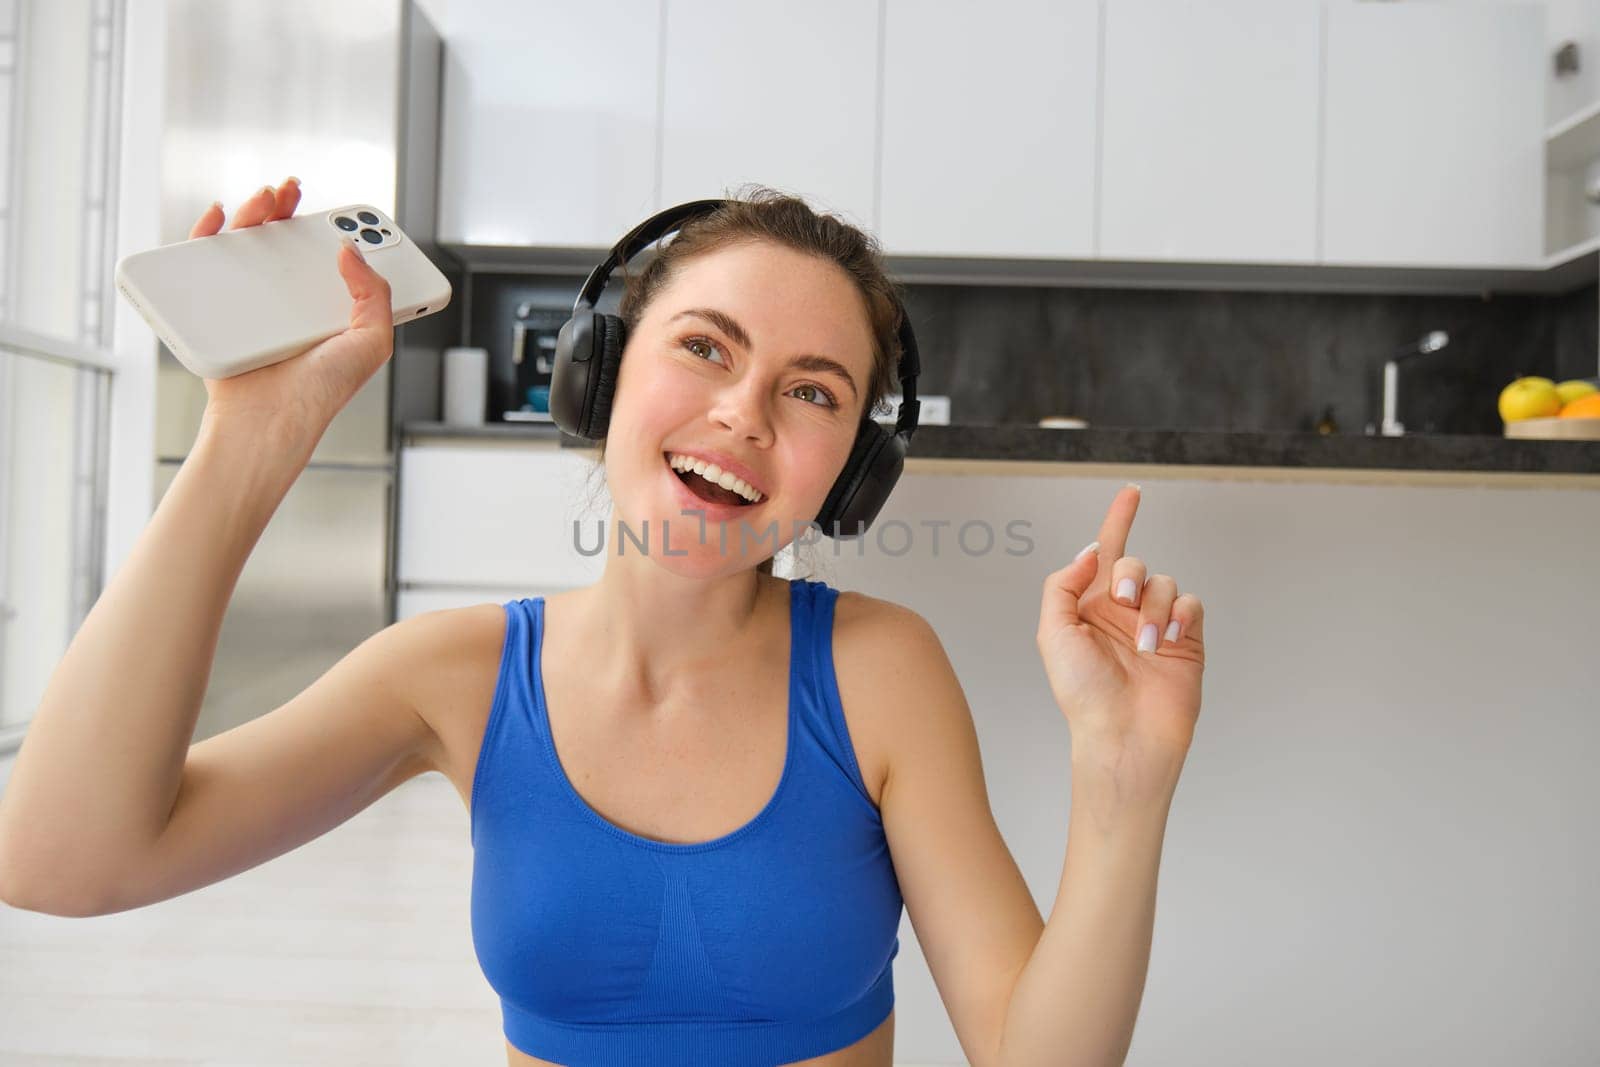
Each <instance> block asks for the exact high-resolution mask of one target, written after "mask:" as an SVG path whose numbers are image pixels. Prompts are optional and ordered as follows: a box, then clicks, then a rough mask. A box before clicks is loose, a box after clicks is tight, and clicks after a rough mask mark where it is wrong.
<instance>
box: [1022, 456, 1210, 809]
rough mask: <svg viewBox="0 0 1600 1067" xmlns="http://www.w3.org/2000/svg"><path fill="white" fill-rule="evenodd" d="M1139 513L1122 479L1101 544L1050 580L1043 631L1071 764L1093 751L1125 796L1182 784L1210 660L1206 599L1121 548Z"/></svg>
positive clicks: (1132, 490) (1042, 647)
mask: <svg viewBox="0 0 1600 1067" xmlns="http://www.w3.org/2000/svg"><path fill="white" fill-rule="evenodd" d="M1138 510H1139V490H1138V488H1136V487H1135V486H1133V485H1127V486H1124V487H1123V488H1122V490H1121V491H1120V492H1118V493H1117V496H1116V499H1114V500H1113V501H1112V502H1111V509H1110V510H1109V511H1108V512H1107V513H1106V518H1105V522H1104V523H1103V524H1102V525H1101V527H1100V540H1099V542H1098V545H1099V549H1098V551H1089V552H1087V553H1085V554H1084V555H1081V556H1080V557H1079V558H1078V559H1076V560H1074V561H1073V562H1071V563H1068V564H1067V565H1066V566H1065V567H1063V568H1061V569H1060V570H1058V571H1055V572H1054V573H1052V574H1050V575H1049V576H1047V577H1046V578H1045V582H1044V600H1043V603H1042V605H1041V606H1040V609H1039V631H1038V635H1037V637H1038V645H1039V655H1040V657H1041V658H1042V659H1043V660H1044V668H1045V674H1046V675H1047V676H1048V677H1049V679H1050V691H1051V693H1052V694H1053V695H1054V696H1055V699H1056V704H1057V705H1058V706H1059V707H1060V708H1061V711H1062V713H1063V714H1065V715H1066V717H1067V726H1068V728H1069V729H1070V730H1071V731H1072V746H1073V759H1074V763H1075V764H1076V763H1078V762H1079V757H1080V755H1089V756H1090V757H1091V758H1092V761H1093V765H1094V766H1095V767H1097V768H1103V769H1104V770H1105V773H1109V774H1112V775H1114V776H1115V777H1116V779H1117V784H1118V786H1119V788H1122V789H1124V790H1125V791H1126V792H1128V793H1132V792H1136V791H1151V790H1155V791H1159V790H1160V789H1161V788H1163V787H1165V788H1168V789H1170V788H1172V787H1175V786H1176V784H1177V776H1178V774H1179V773H1180V772H1181V770H1182V767H1183V761H1184V758H1185V757H1186V756H1187V754H1188V751H1189V744H1190V742H1191V741H1192V740H1193V738H1194V727H1195V722H1196V720H1198V719H1199V717H1200V675H1201V673H1202V672H1203V671H1204V670H1205V665H1206V651H1205V637H1204V633H1203V629H1202V620H1203V615H1204V610H1203V608H1202V606H1201V603H1200V599H1199V598H1198V597H1196V596H1195V595H1194V594H1192V593H1184V594H1182V595H1180V594H1179V593H1178V583H1177V581H1176V580H1174V579H1173V578H1172V577H1171V576H1170V575H1166V574H1154V575H1150V576H1149V577H1148V580H1147V578H1146V573H1145V565H1144V561H1143V560H1140V559H1139V558H1138V557H1136V556H1124V555H1123V554H1122V552H1123V549H1124V548H1125V547H1126V546H1127V543H1128V532H1129V531H1130V530H1131V529H1132V527H1133V516H1134V514H1135V513H1136V512H1137V511H1138ZM1108 564H1109V566H1107V565H1108ZM1124 583H1130V584H1131V593H1132V602H1131V603H1130V602H1129V601H1128V600H1127V599H1124V597H1123V596H1121V595H1118V593H1119V587H1120V589H1121V592H1122V593H1123V594H1126V593H1128V592H1129V591H1130V588H1129V584H1124ZM1173 622H1176V624H1177V627H1178V632H1177V636H1176V640H1173V639H1172V635H1171V634H1170V633H1169V632H1168V627H1169V625H1170V624H1171V623H1173ZM1152 629H1153V637H1152ZM1141 634H1143V635H1144V642H1145V647H1148V646H1150V645H1151V643H1152V641H1153V642H1154V644H1153V648H1150V650H1149V651H1145V650H1143V648H1142V647H1141V645H1140V635H1141ZM1097 773H1098V772H1097Z"/></svg>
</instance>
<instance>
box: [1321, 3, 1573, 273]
mask: <svg viewBox="0 0 1600 1067" xmlns="http://www.w3.org/2000/svg"><path fill="white" fill-rule="evenodd" d="M1326 32H1327V84H1326V88H1325V98H1324V108H1325V110H1326V119H1325V122H1326V143H1325V147H1324V164H1323V209H1322V210H1323V214H1322V234H1323V238H1322V240H1323V258H1324V260H1325V261H1327V262H1329V263H1362V264H1418V265H1442V266H1451V267H1465V266H1516V265H1521V264H1531V263H1536V262H1539V261H1540V260H1541V259H1542V253H1543V247H1542V246H1543V240H1544V95H1545V81H1544V67H1545V62H1546V60H1545V47H1544V12H1543V9H1542V8H1540V7H1538V6H1535V5H1523V4H1496V5H1487V4H1484V5H1478V4H1450V5H1442V4H1439V5H1436V4H1420V3H1418V4H1374V3H1330V4H1329V5H1328V8H1327V30H1326Z"/></svg>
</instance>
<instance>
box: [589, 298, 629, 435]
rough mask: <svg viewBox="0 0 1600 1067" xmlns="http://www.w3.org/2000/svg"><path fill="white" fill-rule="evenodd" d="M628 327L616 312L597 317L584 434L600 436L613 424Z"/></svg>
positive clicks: (595, 318)
mask: <svg viewBox="0 0 1600 1067" xmlns="http://www.w3.org/2000/svg"><path fill="white" fill-rule="evenodd" d="M627 337H628V327H627V326H626V325H625V324H624V323H623V321H622V320H621V319H620V318H618V317H617V316H615V315H596V316H595V317H594V343H595V360H594V364H595V365H594V370H593V371H591V372H590V373H591V375H592V377H593V378H594V381H593V383H592V387H591V389H590V395H589V403H588V405H587V407H588V414H589V418H588V422H587V424H586V427H585V430H586V432H585V433H584V435H583V436H585V437H588V438H591V439H594V440H599V439H600V438H602V437H604V436H605V435H606V430H607V428H608V427H609V426H610V425H611V401H612V399H613V398H615V396H616V393H617V374H618V372H619V371H620V370H621V369H622V349H623V347H624V346H625V345H626V343H627Z"/></svg>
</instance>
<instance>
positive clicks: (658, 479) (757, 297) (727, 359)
mask: <svg viewBox="0 0 1600 1067" xmlns="http://www.w3.org/2000/svg"><path fill="white" fill-rule="evenodd" d="M871 370H872V332H871V327H870V325H869V323H868V319H867V311H866V304H865V302H864V300H863V299H862V297H861V295H860V293H859V291H858V290H857V289H856V286H855V283H854V282H853V281H852V280H851V278H850V276H849V275H848V274H846V273H845V272H844V271H843V270H842V269H841V268H839V267H838V266H836V265H834V264H833V263H830V262H828V261H827V260H824V259H820V258H818V257H816V256H812V255H807V254H805V253H802V252H796V251H794V250H792V249H789V248H785V247H783V246H781V245H775V244H772V243H770V242H763V241H741V242H739V243H738V244H734V245H731V246H726V247H724V248H721V249H719V250H717V251H714V252H709V253H706V254H704V255H700V256H696V257H694V258H693V259H690V260H688V261H687V262H685V263H683V264H680V265H679V266H678V268H677V269H676V273H675V276H674V277H673V278H672V280H671V281H670V282H669V283H668V284H667V285H666V286H665V287H663V288H662V289H661V290H660V292H658V293H657V295H656V297H655V299H654V300H652V301H651V303H650V305H649V306H648V307H647V308H646V309H645V312H644V315H643V316H642V317H641V318H640V320H639V322H638V324H637V326H636V327H635V328H634V330H633V331H632V332H631V333H630V335H629V337H628V341H627V347H626V349H625V352H624V357H623V360H622V365H621V370H620V371H619V373H618V381H617V387H616V399H615V401H614V403H613V407H612V412H611V419H610V423H609V429H608V433H607V441H606V482H607V485H608V486H609V488H610V491H611V498H612V500H613V502H614V504H615V508H616V518H617V519H618V520H619V521H620V522H623V523H625V524H626V525H627V527H628V529H629V531H630V532H631V535H632V536H633V537H635V538H636V539H637V540H638V541H639V542H643V543H646V544H647V551H648V554H649V555H650V556H651V557H652V558H653V559H655V560H656V561H657V563H659V564H660V565H663V566H666V567H667V568H669V569H670V570H672V571H673V572H674V573H679V574H685V575H695V576H700V577H705V576H710V575H716V574H726V573H733V572H735V571H738V570H742V569H746V568H749V567H753V566H755V565H756V564H757V563H759V562H760V561H761V560H762V559H764V558H766V557H767V556H770V555H772V554H773V553H774V552H776V551H777V550H778V549H779V548H781V547H783V546H784V545H786V544H788V543H789V542H790V541H792V540H794V538H795V535H796V532H797V529H800V528H803V524H804V523H806V522H809V521H810V520H812V519H814V518H815V517H816V515H817V512H818V511H819V510H820V509H821V507H822V503H823V500H824V498H825V497H826V496H827V493H828V490H829V488H831V487H832V485H833V482H834V479H835V478H837V477H838V474H839V471H840V470H841V469H842V468H843V467H844V461H845V458H846V457H847V456H848V455H849V453H850V446H851V444H852V443H853V441H854V439H855V429H856V425H857V423H858V422H859V421H860V419H861V415H862V413H863V411H864V410H865V405H866V389H867V382H868V379H869V377H870V374H871ZM673 454H677V455H683V454H691V455H692V454H701V455H703V456H704V458H707V459H711V460H715V459H716V458H718V457H725V458H726V459H727V460H730V461H731V464H730V463H722V464H719V466H721V467H723V469H724V470H726V469H729V468H730V466H731V468H732V470H733V471H734V473H735V474H738V475H740V476H742V477H743V478H744V479H745V481H746V482H748V483H749V484H750V485H752V486H753V487H754V488H755V489H756V490H758V491H759V492H760V494H761V496H760V497H759V499H758V500H757V501H756V502H755V503H753V504H748V505H744V506H740V507H737V508H733V507H730V506H722V505H718V504H715V503H708V502H706V501H705V500H703V499H701V498H700V497H698V496H696V495H694V494H693V493H692V492H691V490H690V488H689V486H688V485H687V484H686V483H685V482H684V481H683V480H682V479H681V478H680V476H679V474H678V472H677V471H675V470H674V469H673V468H672V467H671V466H670V465H669V459H668V457H669V455H673ZM692 480H693V479H691V481H692ZM685 510H691V511H698V512H699V514H684V512H685ZM646 520H649V526H648V527H646V526H645V525H644V523H645V521H646ZM663 521H666V522H667V523H668V526H667V529H668V530H669V531H670V533H669V540H668V542H667V543H666V544H665V545H663V543H662V536H661V535H662V530H663ZM647 530H648V541H646V536H647V535H646V531H647ZM620 536H622V535H621V534H620V532H619V537H620ZM724 546H725V547H724ZM608 551H611V552H614V551H616V550H615V549H614V548H610V547H608ZM623 551H624V552H625V553H626V552H637V551H638V547H637V544H635V543H628V544H626V545H625V546H624V548H623Z"/></svg>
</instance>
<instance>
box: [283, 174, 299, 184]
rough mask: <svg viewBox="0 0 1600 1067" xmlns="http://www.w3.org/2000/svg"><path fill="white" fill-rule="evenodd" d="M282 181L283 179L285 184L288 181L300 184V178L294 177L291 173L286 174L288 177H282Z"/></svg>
mask: <svg viewBox="0 0 1600 1067" xmlns="http://www.w3.org/2000/svg"><path fill="white" fill-rule="evenodd" d="M283 181H284V184H285V185H287V184H288V183H289V182H294V183H295V184H296V185H299V184H300V179H299V178H296V177H295V176H294V175H293V174H291V175H289V176H288V177H287V178H285V179H284V180H283Z"/></svg>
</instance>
